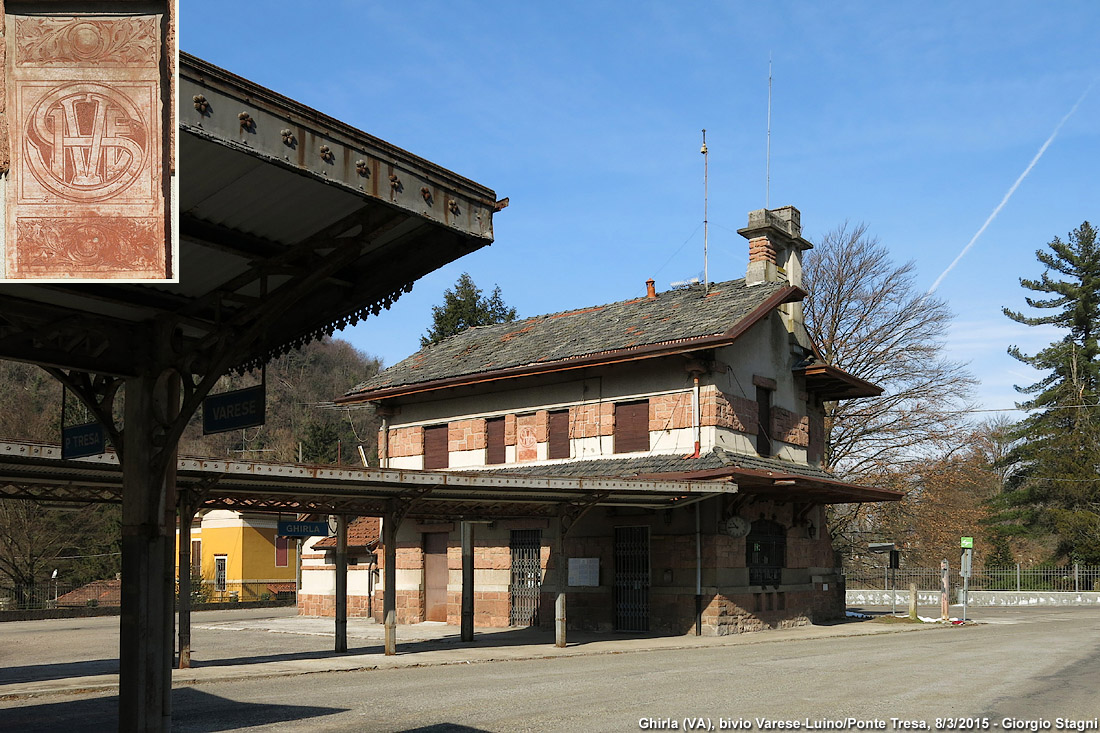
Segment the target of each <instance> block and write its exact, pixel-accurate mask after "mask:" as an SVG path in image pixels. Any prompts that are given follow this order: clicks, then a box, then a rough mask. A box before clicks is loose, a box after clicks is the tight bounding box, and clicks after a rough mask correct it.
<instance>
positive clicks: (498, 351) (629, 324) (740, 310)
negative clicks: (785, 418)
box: [347, 279, 788, 396]
mask: <svg viewBox="0 0 1100 733" xmlns="http://www.w3.org/2000/svg"><path fill="white" fill-rule="evenodd" d="M786 287H788V285H787V283H786V282H779V283H762V284H759V285H753V286H747V285H745V281H744V280H743V279H742V280H732V281H729V282H724V283H713V284H712V285H711V291H710V293H709V294H707V295H705V296H704V294H703V287H702V286H701V285H696V286H691V287H688V288H683V289H678V290H669V291H666V292H663V293H660V294H659V295H658V297H656V298H634V299H631V300H624V301H620V302H618V303H610V304H607V305H598V306H592V307H587V308H580V309H578V310H573V311H565V312H563V313H551V314H548V315H542V316H534V317H532V318H528V319H525V320H522V321H515V322H512V323H501V324H497V325H493V326H476V327H474V328H469V329H467V330H465V331H463V332H462V333H459V334H456V335H454V336H451V337H449V338H446V339H444V340H443V341H440V342H439V343H436V344H431V345H429V346H426V347H424V348H423V349H421V350H420V351H418V352H417V353H415V354H413V355H412V356H410V357H408V358H407V359H405V360H403V361H401V362H399V363H398V364H395V365H394V366H392V367H390V368H389V369H386V370H384V371H382V372H381V373H379V374H378V375H376V376H374V377H372V378H371V379H369V380H367V381H365V382H362V383H361V384H358V385H356V386H355V387H353V388H352V389H351V390H349V391H348V393H347V394H348V396H351V395H364V396H369V393H370V392H373V391H375V390H380V389H387V388H393V387H402V386H408V385H414V384H420V383H423V382H431V381H435V380H439V379H450V378H455V377H464V376H469V375H475V374H480V373H483V372H488V371H496V370H500V369H509V368H513V367H523V366H527V365H534V364H545V363H551V362H555V361H562V360H566V359H572V358H578V357H584V356H591V355H596V354H601V353H605V352H609V351H617V350H620V349H628V348H637V347H642V346H651V345H657V344H664V343H674V342H677V341H684V340H686V339H693V338H703V337H706V336H715V335H718V334H721V333H724V332H725V331H728V330H729V329H731V328H733V327H734V326H735V325H737V324H738V323H739V322H741V321H742V320H743V319H744V318H746V317H747V316H748V315H749V314H750V313H752V312H753V311H754V310H755V309H756V308H757V307H759V306H760V305H761V304H763V303H764V301H766V300H767V299H768V298H769V297H771V296H772V295H774V294H775V293H777V292H779V291H780V290H782V289H784V288H786Z"/></svg>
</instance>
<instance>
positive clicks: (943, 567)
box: [940, 557, 951, 621]
mask: <svg viewBox="0 0 1100 733" xmlns="http://www.w3.org/2000/svg"><path fill="white" fill-rule="evenodd" d="M948 572H949V569H948V566H947V558H946V557H945V558H944V559H942V560H940V618H941V619H942V620H944V621H946V620H947V619H948V616H949V614H950V605H951V602H950V601H949V600H948V598H947V594H948V590H947V573H948Z"/></svg>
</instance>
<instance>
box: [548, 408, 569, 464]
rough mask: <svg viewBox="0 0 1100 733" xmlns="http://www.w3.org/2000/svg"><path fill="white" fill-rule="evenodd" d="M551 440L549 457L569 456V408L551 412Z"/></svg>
mask: <svg viewBox="0 0 1100 733" xmlns="http://www.w3.org/2000/svg"><path fill="white" fill-rule="evenodd" d="M549 441H550V445H549V446H548V453H547V457H548V458H568V457H569V410H554V411H553V412H551V413H550V436H549Z"/></svg>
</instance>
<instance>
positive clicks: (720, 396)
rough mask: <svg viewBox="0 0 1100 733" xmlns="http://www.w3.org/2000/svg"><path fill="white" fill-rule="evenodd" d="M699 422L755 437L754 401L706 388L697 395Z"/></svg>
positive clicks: (756, 422)
mask: <svg viewBox="0 0 1100 733" xmlns="http://www.w3.org/2000/svg"><path fill="white" fill-rule="evenodd" d="M699 403H700V405H699V410H700V422H701V423H702V424H703V425H707V426H710V425H713V426H716V427H719V428H728V429H730V430H736V431H737V432H739V433H745V434H747V435H756V434H757V433H758V432H759V430H760V428H759V420H758V417H757V414H758V413H757V407H756V401H755V400H750V399H748V398H746V397H738V396H737V395H728V394H726V393H725V392H722V391H721V390H719V389H717V388H715V387H713V386H708V387H704V388H703V389H702V390H700V394H699Z"/></svg>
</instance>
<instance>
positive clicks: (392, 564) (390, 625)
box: [382, 512, 397, 656]
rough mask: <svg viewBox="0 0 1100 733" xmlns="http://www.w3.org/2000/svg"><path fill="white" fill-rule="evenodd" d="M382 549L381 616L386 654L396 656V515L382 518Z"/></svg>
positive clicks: (391, 514) (387, 515)
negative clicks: (383, 568)
mask: <svg viewBox="0 0 1100 733" xmlns="http://www.w3.org/2000/svg"><path fill="white" fill-rule="evenodd" d="M382 547H383V549H384V550H385V552H386V582H385V588H383V592H384V598H383V600H382V614H383V619H384V621H385V625H386V654H387V655H389V656H392V655H394V654H397V514H396V512H389V513H387V514H386V516H385V517H383V518H382Z"/></svg>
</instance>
